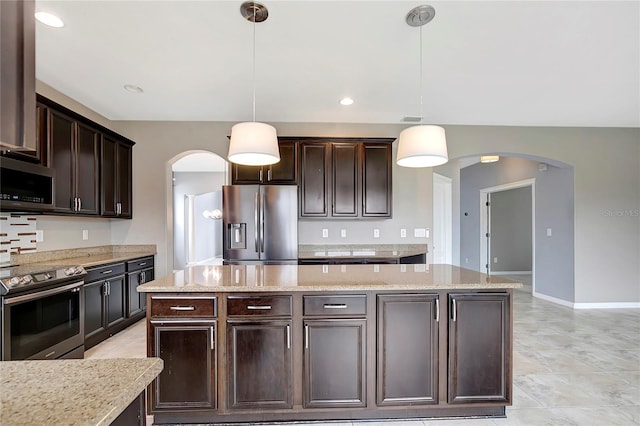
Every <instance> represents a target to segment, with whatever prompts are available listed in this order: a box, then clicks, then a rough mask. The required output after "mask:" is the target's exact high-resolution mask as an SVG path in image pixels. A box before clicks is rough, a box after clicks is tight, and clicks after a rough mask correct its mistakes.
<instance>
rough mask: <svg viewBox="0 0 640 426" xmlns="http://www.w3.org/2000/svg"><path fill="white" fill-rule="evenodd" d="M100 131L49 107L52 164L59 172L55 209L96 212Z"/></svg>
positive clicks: (57, 175) (89, 213)
mask: <svg viewBox="0 0 640 426" xmlns="http://www.w3.org/2000/svg"><path fill="white" fill-rule="evenodd" d="M99 137H100V133H99V132H98V131H97V130H96V129H93V128H92V127H90V126H88V125H86V124H84V123H82V122H79V121H77V120H75V119H74V118H72V117H70V116H68V115H66V114H64V113H61V112H58V111H56V110H53V109H50V117H49V166H50V167H52V168H54V169H55V171H56V178H55V201H54V209H55V211H56V212H58V213H82V214H85V215H97V214H98V213H99V207H98V200H99V198H98V197H99V195H98V194H99V192H98V183H99V180H98V170H99V165H98V155H99Z"/></svg>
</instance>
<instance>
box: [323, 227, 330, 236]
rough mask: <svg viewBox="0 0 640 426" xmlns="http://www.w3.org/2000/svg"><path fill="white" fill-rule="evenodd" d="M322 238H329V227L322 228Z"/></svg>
mask: <svg viewBox="0 0 640 426" xmlns="http://www.w3.org/2000/svg"><path fill="white" fill-rule="evenodd" d="M322 238H329V230H328V229H327V228H323V229H322Z"/></svg>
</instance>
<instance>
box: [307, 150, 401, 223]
mask: <svg viewBox="0 0 640 426" xmlns="http://www.w3.org/2000/svg"><path fill="white" fill-rule="evenodd" d="M392 142H393V139H388V138H385V139H351V138H345V139H337V138H335V139H334V138H332V139H326V138H324V139H314V138H308V139H306V140H305V141H303V142H301V143H300V148H299V150H300V187H299V190H300V196H299V199H300V217H301V218H323V219H331V218H334V219H349V218H390V217H391V214H392V187H391V182H392V180H391V170H392V168H391V143H392Z"/></svg>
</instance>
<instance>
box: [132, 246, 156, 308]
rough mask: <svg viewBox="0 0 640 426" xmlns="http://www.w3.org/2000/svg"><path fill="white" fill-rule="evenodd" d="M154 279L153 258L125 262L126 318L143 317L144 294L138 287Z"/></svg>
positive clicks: (145, 304)
mask: <svg viewBox="0 0 640 426" xmlns="http://www.w3.org/2000/svg"><path fill="white" fill-rule="evenodd" d="M153 279H154V262H153V256H150V257H144V258H141V259H136V260H132V261H129V262H127V317H128V318H131V317H136V316H137V317H143V316H144V314H145V313H146V311H147V298H146V294H145V293H138V286H139V285H141V284H144V283H148V282H149V281H153Z"/></svg>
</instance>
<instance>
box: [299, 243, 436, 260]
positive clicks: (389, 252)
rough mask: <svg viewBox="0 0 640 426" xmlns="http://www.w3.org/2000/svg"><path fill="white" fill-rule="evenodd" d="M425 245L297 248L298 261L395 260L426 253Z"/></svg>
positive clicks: (304, 246)
mask: <svg viewBox="0 0 640 426" xmlns="http://www.w3.org/2000/svg"><path fill="white" fill-rule="evenodd" d="M427 252H428V250H427V245H426V244H367V245H359V244H355V245H354V244H352V245H348V244H346V245H342V244H330V245H319V244H305V245H300V246H298V259H323V258H336V257H340V258H354V259H357V258H367V259H375V258H384V259H394V258H395V259H397V258H401V257H409V256H415V255H420V254H425V253H427Z"/></svg>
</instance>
